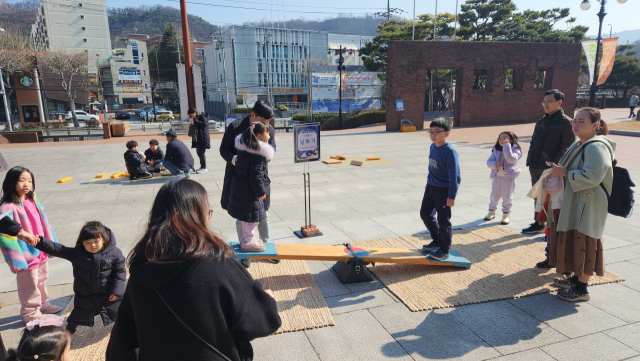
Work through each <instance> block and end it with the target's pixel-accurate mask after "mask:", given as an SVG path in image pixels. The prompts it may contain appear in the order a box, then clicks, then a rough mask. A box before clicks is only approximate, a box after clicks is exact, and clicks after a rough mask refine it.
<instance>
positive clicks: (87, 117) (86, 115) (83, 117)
mask: <svg viewBox="0 0 640 361" xmlns="http://www.w3.org/2000/svg"><path fill="white" fill-rule="evenodd" d="M76 117H77V118H78V120H98V116H96V115H93V114H89V113H87V112H85V111H84V110H76ZM64 119H65V120H72V119H73V116H72V115H71V112H68V113H67V115H66V116H65V117H64Z"/></svg>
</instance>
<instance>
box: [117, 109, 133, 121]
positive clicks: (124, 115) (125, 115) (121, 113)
mask: <svg viewBox="0 0 640 361" xmlns="http://www.w3.org/2000/svg"><path fill="white" fill-rule="evenodd" d="M116 119H131V116H130V115H129V112H128V111H126V110H118V111H116Z"/></svg>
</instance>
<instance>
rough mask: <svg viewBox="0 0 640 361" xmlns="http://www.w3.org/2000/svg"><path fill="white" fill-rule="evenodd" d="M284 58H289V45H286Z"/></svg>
mask: <svg viewBox="0 0 640 361" xmlns="http://www.w3.org/2000/svg"><path fill="white" fill-rule="evenodd" d="M284 58H285V59H288V58H289V47H288V46H286V45H285V46H284Z"/></svg>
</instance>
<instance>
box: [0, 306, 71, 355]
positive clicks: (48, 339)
mask: <svg viewBox="0 0 640 361" xmlns="http://www.w3.org/2000/svg"><path fill="white" fill-rule="evenodd" d="M63 321H64V320H63V319H62V317H59V316H56V315H44V316H43V317H42V318H40V319H36V320H33V321H29V322H28V323H27V328H25V329H24V331H22V338H21V339H20V343H19V344H18V347H17V348H16V349H11V350H9V358H8V359H7V360H6V361H23V360H25V361H26V360H29V361H31V360H37V361H71V352H70V348H71V347H70V346H71V336H69V333H67V332H65V331H64V330H63V329H62V328H60V326H62V323H63ZM0 356H4V355H0Z"/></svg>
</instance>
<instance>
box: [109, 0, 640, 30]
mask: <svg viewBox="0 0 640 361" xmlns="http://www.w3.org/2000/svg"><path fill="white" fill-rule="evenodd" d="M581 1H582V0H514V3H515V4H516V6H517V7H518V10H519V11H522V10H525V9H532V10H544V9H550V8H553V7H568V8H570V14H571V16H572V17H576V18H577V20H576V24H579V25H585V26H588V27H589V32H588V34H597V30H598V29H597V28H598V16H597V15H596V14H597V13H598V10H599V7H600V5H599V4H598V2H597V1H596V0H591V8H590V9H589V10H587V11H583V10H581V9H580V3H581ZM462 2H463V0H460V1H459V4H460V3H462ZM196 3H197V4H196ZM156 4H160V5H166V6H172V7H176V8H178V7H179V2H178V0H160V1H157V0H108V1H107V6H108V7H125V6H138V5H150V6H152V5H156ZM202 4H210V5H220V6H210V5H202ZM455 4H456V1H455V0H439V1H438V13H441V12H450V13H454V12H455V10H456V5H455ZM386 5H387V1H386V0H351V1H344V0H322V1H310V0H303V1H298V0H187V10H188V12H189V13H190V14H194V15H198V16H201V17H202V18H204V19H205V20H207V21H209V22H211V23H214V24H217V25H222V26H225V25H230V24H242V23H243V22H245V21H254V20H261V19H265V20H268V21H270V20H272V19H273V21H274V22H277V21H278V19H280V20H281V21H282V20H284V19H292V18H301V17H303V18H307V19H323V18H326V17H335V16H336V15H338V14H340V13H349V14H353V15H363V14H365V13H373V12H376V11H384V10H385V9H386ZM390 5H391V7H392V8H400V9H402V10H404V11H406V13H403V16H405V17H406V18H411V17H412V13H413V1H412V0H391V2H390ZM224 6H226V7H224ZM415 6H416V14H425V13H430V14H432V13H433V12H434V10H435V6H436V0H417V1H416V3H415ZM606 6H607V7H606V12H607V13H608V15H607V16H606V17H605V19H604V23H603V33H606V34H607V36H608V34H609V25H607V24H613V32H614V33H615V32H619V31H623V30H635V29H640V24H639V23H638V16H639V15H640V13H639V12H638V10H639V9H640V0H628V1H627V2H626V3H625V4H618V2H617V1H612V0H610V1H608V2H607V5H606ZM234 7H235V8H234ZM272 10H273V11H272ZM558 27H559V28H563V29H564V28H566V24H564V23H562V24H559V25H558ZM621 40H623V39H621Z"/></svg>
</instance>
